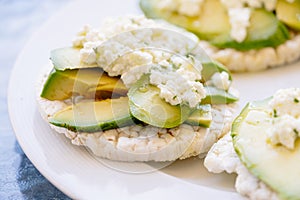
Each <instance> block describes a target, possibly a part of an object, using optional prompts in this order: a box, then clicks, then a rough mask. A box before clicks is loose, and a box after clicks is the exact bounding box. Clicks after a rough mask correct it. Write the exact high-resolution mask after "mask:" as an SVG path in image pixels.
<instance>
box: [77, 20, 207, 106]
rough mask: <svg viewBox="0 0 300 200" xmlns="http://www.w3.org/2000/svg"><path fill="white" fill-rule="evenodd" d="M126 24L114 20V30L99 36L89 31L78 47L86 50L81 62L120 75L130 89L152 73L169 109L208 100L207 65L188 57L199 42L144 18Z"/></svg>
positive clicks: (81, 34) (81, 36) (79, 39)
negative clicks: (204, 82) (203, 72)
mask: <svg viewBox="0 0 300 200" xmlns="http://www.w3.org/2000/svg"><path fill="white" fill-rule="evenodd" d="M121 21H123V22H120V21H119V19H116V20H112V21H111V20H110V21H109V23H110V24H109V27H106V26H104V27H102V28H101V29H99V30H98V31H97V30H95V29H91V28H90V27H88V26H85V27H84V28H83V30H82V31H80V32H79V33H78V36H77V38H76V39H75V40H74V42H73V45H74V46H76V47H79V48H80V47H82V49H81V58H82V61H83V62H86V63H89V64H93V63H97V65H98V66H100V67H102V68H103V69H104V70H105V71H106V72H107V73H108V74H109V75H110V76H119V75H121V79H122V80H123V81H124V83H125V85H126V86H127V87H128V88H130V87H131V85H132V84H133V83H135V82H136V81H137V80H138V79H139V78H140V77H141V76H142V75H143V74H145V73H150V74H151V75H150V83H151V84H153V85H156V86H157V87H158V88H160V97H161V98H163V99H165V100H166V101H167V102H169V103H170V104H172V105H178V104H181V103H187V104H188V105H189V106H190V107H195V106H196V105H197V104H199V103H200V102H201V99H203V98H204V97H205V95H206V94H205V90H204V87H203V85H202V83H201V82H200V80H201V70H202V66H201V65H200V64H199V63H198V62H197V61H195V60H192V59H191V58H187V57H186V56H185V55H187V54H188V53H189V52H190V51H192V50H193V49H195V47H197V46H198V38H197V37H196V36H195V35H193V34H191V33H188V32H186V31H184V30H182V29H179V28H177V27H173V26H171V25H166V26H165V24H161V23H157V22H154V21H153V20H148V19H146V18H144V17H130V16H129V17H127V18H126V17H125V18H122V20H121ZM105 24H107V22H106V23H105ZM107 26H108V25H107ZM162 27H163V28H162ZM167 28H169V29H167ZM178 82H180V84H178Z"/></svg>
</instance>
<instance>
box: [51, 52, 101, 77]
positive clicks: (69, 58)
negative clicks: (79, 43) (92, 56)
mask: <svg viewBox="0 0 300 200" xmlns="http://www.w3.org/2000/svg"><path fill="white" fill-rule="evenodd" d="M50 60H51V61H52V63H53V65H54V67H55V69H57V70H60V71H64V70H66V69H77V68H92V67H97V64H90V65H89V64H86V63H84V62H82V61H81V59H80V49H79V48H72V47H64V48H59V49H54V50H52V51H51V53H50Z"/></svg>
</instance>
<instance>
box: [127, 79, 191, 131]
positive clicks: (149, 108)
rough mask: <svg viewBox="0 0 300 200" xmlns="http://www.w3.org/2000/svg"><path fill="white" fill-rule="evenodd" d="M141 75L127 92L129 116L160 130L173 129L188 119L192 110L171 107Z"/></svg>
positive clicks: (179, 106) (187, 107)
mask: <svg viewBox="0 0 300 200" xmlns="http://www.w3.org/2000/svg"><path fill="white" fill-rule="evenodd" d="M149 82H150V81H149V75H143V76H142V77H141V78H140V80H138V81H137V82H136V83H135V84H134V85H133V86H132V87H131V88H130V89H129V91H128V97H129V107H130V112H131V114H132V115H133V116H134V117H135V118H137V119H138V120H140V121H142V122H144V123H146V124H150V125H152V126H156V127H161V128H174V127H176V126H179V125H180V124H182V123H183V122H184V121H186V120H187V119H188V117H189V116H190V114H191V113H192V111H193V109H192V108H190V107H189V106H187V105H176V106H173V105H171V104H169V103H167V102H166V101H165V100H163V99H162V98H160V96H159V94H160V90H159V88H157V87H156V86H154V85H151V84H150V83H149Z"/></svg>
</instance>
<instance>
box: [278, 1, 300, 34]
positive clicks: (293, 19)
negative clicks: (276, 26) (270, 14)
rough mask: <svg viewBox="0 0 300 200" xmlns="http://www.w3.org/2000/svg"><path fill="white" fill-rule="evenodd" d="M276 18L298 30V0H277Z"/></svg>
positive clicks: (299, 23) (299, 25)
mask: <svg viewBox="0 0 300 200" xmlns="http://www.w3.org/2000/svg"><path fill="white" fill-rule="evenodd" d="M276 15H277V18H278V19H279V20H280V21H282V22H283V23H285V24H286V25H288V26H289V27H290V28H292V29H294V30H296V31H300V0H294V2H293V3H289V2H287V1H286V0H277V4H276Z"/></svg>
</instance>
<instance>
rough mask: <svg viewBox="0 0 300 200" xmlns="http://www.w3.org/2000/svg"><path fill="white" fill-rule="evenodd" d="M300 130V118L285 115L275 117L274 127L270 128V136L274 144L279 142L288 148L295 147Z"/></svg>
mask: <svg viewBox="0 0 300 200" xmlns="http://www.w3.org/2000/svg"><path fill="white" fill-rule="evenodd" d="M299 132H300V119H296V118H294V117H292V116H290V115H283V116H281V117H278V118H275V119H274V121H273V126H272V128H270V130H268V136H269V139H270V142H271V143H272V144H273V145H277V144H279V145H282V146H284V147H286V148H288V149H294V147H295V141H296V139H297V138H298V134H299Z"/></svg>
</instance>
